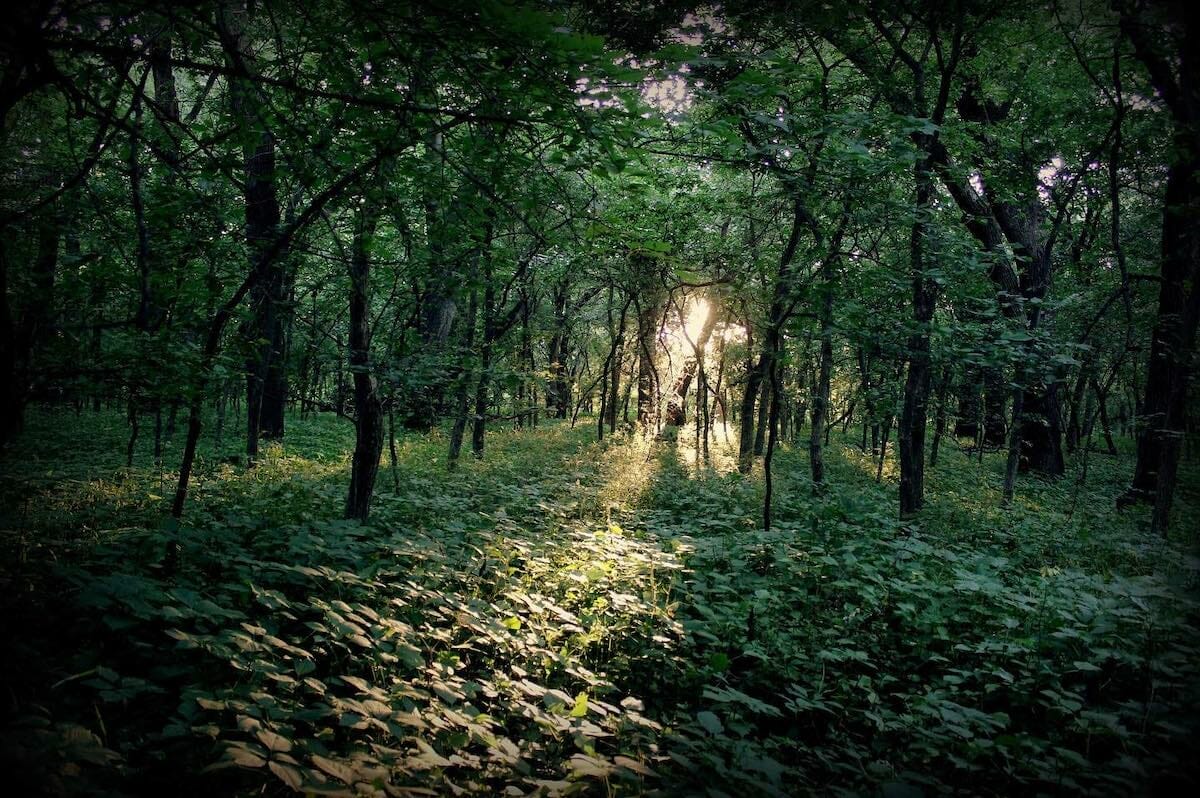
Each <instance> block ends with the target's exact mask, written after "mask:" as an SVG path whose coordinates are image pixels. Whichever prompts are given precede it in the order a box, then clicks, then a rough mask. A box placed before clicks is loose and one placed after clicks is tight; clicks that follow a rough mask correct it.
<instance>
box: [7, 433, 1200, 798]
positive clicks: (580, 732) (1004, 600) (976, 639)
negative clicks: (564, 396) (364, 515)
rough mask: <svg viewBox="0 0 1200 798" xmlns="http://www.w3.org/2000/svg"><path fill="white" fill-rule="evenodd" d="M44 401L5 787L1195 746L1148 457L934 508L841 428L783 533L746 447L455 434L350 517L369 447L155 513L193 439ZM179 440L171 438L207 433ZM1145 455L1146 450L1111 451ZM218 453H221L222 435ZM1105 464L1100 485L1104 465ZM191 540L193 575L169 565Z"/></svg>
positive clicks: (752, 789)
mask: <svg viewBox="0 0 1200 798" xmlns="http://www.w3.org/2000/svg"><path fill="white" fill-rule="evenodd" d="M125 436H126V430H125V427H124V424H123V419H122V418H119V417H118V416H117V415H116V414H109V413H99V414H90V413H84V414H83V415H81V416H78V417H76V416H74V415H71V414H68V413H57V412H47V411H38V412H34V413H32V414H31V417H30V420H29V428H28V430H27V431H26V433H25V435H24V437H23V438H22V439H21V440H20V441H19V442H18V444H17V447H16V448H15V449H13V450H12V451H9V452H6V453H5V455H4V458H5V459H4V460H3V461H0V554H2V556H3V564H2V566H0V605H2V606H0V624H3V628H2V629H0V633H2V636H0V640H2V641H3V643H4V645H5V648H6V649H7V650H8V653H7V654H6V655H5V656H3V657H0V679H2V680H3V685H4V701H3V707H4V709H3V715H2V716H0V722H2V726H0V749H2V750H0V758H2V760H3V761H6V762H19V763H20V768H19V769H14V768H12V767H10V768H9V769H8V770H7V775H6V777H5V780H6V781H7V782H8V783H9V784H10V785H15V789H16V793H13V794H23V795H24V794H87V795H94V794H113V795H130V794H194V795H201V794H203V795H212V794H230V793H240V794H249V793H251V792H253V793H255V794H263V788H264V786H265V792H266V793H267V794H287V793H289V792H291V791H292V790H298V791H302V792H308V793H314V794H376V793H377V794H381V795H383V794H392V795H442V794H464V793H476V794H485V795H491V794H497V795H499V794H506V795H514V796H516V795H526V794H574V793H583V794H597V795H629V794H666V795H711V796H722V795H728V796H740V795H793V794H810V793H811V794H829V793H840V794H882V795H886V796H914V795H920V794H923V793H924V794H932V793H940V792H945V791H949V792H954V793H958V794H982V795H1007V794H1014V793H1020V794H1034V793H1037V792H1041V793H1046V794H1075V793H1079V792H1089V793H1095V794H1101V793H1103V794H1147V793H1161V794H1171V793H1174V792H1178V791H1180V790H1185V789H1186V786H1187V785H1192V784H1193V783H1194V782H1195V781H1196V779H1197V770H1196V769H1197V763H1198V762H1200V613H1198V612H1197V610H1198V608H1200V604H1198V602H1197V599H1198V593H1197V587H1198V584H1200V559H1198V558H1197V557H1196V549H1195V546H1196V529H1195V526H1196V519H1197V518H1198V517H1200V479H1198V476H1200V463H1198V462H1197V458H1196V457H1195V455H1193V456H1192V458H1191V459H1190V460H1189V461H1188V462H1187V463H1186V464H1185V469H1184V474H1183V476H1184V479H1183V482H1184V490H1183V493H1182V496H1181V498H1180V500H1179V505H1180V506H1179V514H1178V519H1179V520H1178V522H1177V523H1176V528H1175V533H1174V537H1173V539H1172V540H1170V541H1163V540H1159V539H1155V538H1152V537H1151V536H1150V535H1149V532H1148V513H1147V512H1146V511H1144V510H1142V509H1138V510H1130V511H1127V512H1125V513H1117V512H1116V511H1115V510H1114V509H1113V507H1114V498H1115V496H1116V495H1117V494H1118V493H1119V492H1120V490H1121V489H1122V488H1123V485H1124V482H1125V480H1127V478H1128V474H1129V472H1130V469H1131V457H1130V456H1129V453H1128V451H1124V452H1123V453H1122V455H1120V456H1118V457H1110V456H1107V455H1103V454H1099V453H1092V454H1090V455H1089V456H1088V457H1087V458H1086V472H1085V462H1084V458H1082V456H1080V457H1077V458H1074V459H1073V461H1072V462H1071V465H1070V468H1069V473H1068V474H1067V476H1066V477H1064V478H1062V479H1060V480H1057V481H1043V480H1038V479H1033V478H1023V479H1022V480H1021V481H1020V482H1019V484H1018V495H1017V500H1016V502H1015V503H1014V505H1013V506H1012V507H1011V508H1008V509H1001V508H1000V485H1001V472H1002V466H1003V463H1002V456H1001V455H999V454H987V455H985V456H984V457H983V459H982V461H981V462H976V461H975V459H974V457H973V456H972V455H971V454H970V453H968V452H966V451H964V450H963V449H961V448H960V447H959V446H958V445H956V444H955V443H954V442H953V441H949V442H948V445H945V446H944V447H943V450H942V454H941V459H940V461H939V462H938V464H937V465H936V467H933V468H931V469H929V471H928V476H927V480H928V490H929V499H928V507H927V509H926V510H925V511H924V513H923V514H922V516H921V518H920V520H919V521H918V522H914V523H908V524H902V523H900V522H899V521H897V520H896V512H895V474H894V472H893V469H892V468H891V467H890V466H891V462H890V460H889V461H888V463H887V464H886V465H885V468H884V471H883V480H882V483H880V484H877V483H876V482H875V479H874V477H875V466H874V461H873V460H872V459H871V458H870V457H869V456H867V455H864V454H862V453H861V452H860V451H859V450H858V449H857V447H856V446H855V445H854V443H855V440H854V438H855V436H854V434H853V433H851V435H849V436H842V435H835V436H834V438H833V445H832V446H831V447H830V449H829V453H828V460H829V477H828V482H829V487H828V489H827V490H826V491H824V492H823V493H822V494H820V495H817V494H814V492H813V490H812V485H811V483H810V482H809V480H808V478H807V474H808V469H807V462H806V458H805V457H804V447H802V446H798V447H796V448H794V449H793V448H791V447H785V448H784V450H783V451H782V453H781V454H780V455H779V457H778V458H777V459H776V475H777V482H776V491H777V494H776V495H777V501H776V511H775V515H776V523H775V525H774V528H772V529H771V530H770V531H763V530H762V529H760V528H759V527H760V517H761V507H760V505H761V498H762V480H761V475H760V474H759V473H757V472H756V473H755V474H754V475H752V476H751V477H749V478H747V477H742V476H740V475H738V474H737V473H736V470H735V469H734V468H733V457H732V454H731V451H730V449H729V448H728V446H727V445H726V443H725V440H724V438H723V437H722V436H721V434H720V432H718V434H717V439H716V441H715V443H714V447H713V453H712V455H713V456H712V462H711V464H709V465H704V464H698V463H697V462H696V457H695V451H694V449H693V448H692V447H691V442H692V437H691V436H692V432H691V430H690V429H687V430H685V432H684V433H683V434H681V436H680V440H679V441H678V442H673V443H666V442H646V441H641V440H638V439H630V438H628V437H624V436H618V437H616V438H612V439H608V440H606V441H605V442H603V443H596V442H595V441H594V437H595V428H594V425H593V424H591V423H588V424H581V425H580V426H579V427H577V428H575V429H571V428H569V427H567V426H566V425H565V424H561V423H548V424H543V425H542V426H540V427H539V428H537V429H536V430H526V431H506V430H498V431H495V432H493V433H489V436H488V451H487V456H486V458H485V459H484V460H482V461H479V462H474V461H467V462H464V463H463V464H462V465H461V466H460V468H459V469H457V470H456V471H453V472H447V471H446V469H445V465H444V458H445V440H444V438H443V437H442V436H440V435H438V434H436V433H435V434H431V435H408V436H404V437H402V438H401V439H399V441H398V447H397V448H398V460H397V463H396V465H395V467H394V468H393V467H391V465H390V463H389V457H388V453H387V451H386V450H385V453H384V466H383V468H382V469H381V471H380V477H379V483H378V485H377V490H376V497H375V501H374V504H373V507H372V521H371V523H370V524H369V525H366V526H362V525H359V524H357V523H353V522H347V521H342V520H340V515H341V510H342V506H343V502H344V497H345V490H346V484H347V473H348V462H349V461H348V457H349V452H350V450H351V448H352V446H353V437H354V436H353V429H352V426H351V425H350V424H349V423H347V422H346V421H344V420H338V419H334V418H332V417H319V418H315V419H309V420H303V419H299V418H292V419H289V428H288V437H287V444H286V446H283V447H272V448H269V449H268V450H267V453H266V457H265V460H264V462H263V463H261V464H260V465H259V466H257V467H256V468H253V469H249V470H247V469H244V468H242V467H240V466H238V465H233V464H230V463H228V462H226V460H227V459H228V458H227V457H226V456H225V455H231V454H234V453H236V452H237V450H238V444H239V441H237V440H235V439H233V438H232V436H231V437H230V438H229V439H227V441H226V442H225V450H224V451H221V452H219V453H218V451H217V449H216V448H215V444H214V442H213V441H207V442H206V443H205V444H204V446H206V447H207V451H208V453H209V456H208V457H207V459H206V460H204V462H202V463H201V464H200V468H199V470H198V474H197V477H198V478H197V480H196V483H195V489H194V492H193V494H192V497H191V499H190V504H189V507H188V511H187V514H186V518H185V523H184V526H183V527H182V528H181V529H179V530H178V531H176V530H174V529H173V527H172V525H171V524H170V523H164V517H165V508H166V506H167V502H168V499H169V496H170V494H171V491H172V488H173V482H172V479H173V473H172V472H171V471H170V466H171V465H172V464H174V463H176V462H177V459H178V454H177V447H178V443H179V442H178V441H176V442H175V443H174V445H173V446H169V447H168V448H167V450H166V454H165V463H166V464H167V466H168V467H167V469H166V470H164V469H163V468H159V467H155V466H154V465H153V462H152V457H151V456H150V452H149V449H148V447H149V442H148V441H145V440H144V441H143V442H142V443H143V445H142V446H141V447H140V448H139V449H138V452H137V457H136V461H135V467H134V468H132V469H127V468H124V467H123V466H124V453H125ZM180 437H181V436H180ZM1120 443H1121V446H1122V447H1123V448H1124V449H1126V450H1127V449H1128V448H1129V442H1128V441H1121V442H1120ZM202 448H203V447H202ZM1085 474H1086V479H1084V478H1083V477H1084V476H1085ZM176 537H178V539H179V540H180V541H181V542H182V546H183V554H182V560H181V562H182V566H181V568H180V570H179V571H178V572H177V573H175V574H173V575H168V574H165V573H163V571H162V568H161V567H160V563H161V561H162V558H163V553H164V551H165V549H166V546H167V544H168V542H169V541H170V540H172V539H174V538H176Z"/></svg>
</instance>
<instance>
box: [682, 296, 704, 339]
mask: <svg viewBox="0 0 1200 798" xmlns="http://www.w3.org/2000/svg"><path fill="white" fill-rule="evenodd" d="M706 321H708V302H706V301H705V300H703V299H697V300H696V301H695V302H694V303H693V304H692V309H691V310H689V311H688V314H687V324H686V325H684V329H685V330H687V337H688V338H689V339H690V340H691V341H692V343H696V342H697V339H698V338H699V337H700V331H701V330H703V329H704V323H705V322H706Z"/></svg>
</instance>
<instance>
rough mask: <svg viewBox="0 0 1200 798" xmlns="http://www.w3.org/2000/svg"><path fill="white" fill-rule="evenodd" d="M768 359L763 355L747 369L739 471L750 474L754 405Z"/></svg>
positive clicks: (743, 396) (752, 463)
mask: <svg viewBox="0 0 1200 798" xmlns="http://www.w3.org/2000/svg"><path fill="white" fill-rule="evenodd" d="M767 368H768V360H767V356H766V355H765V354H763V355H761V356H760V357H759V359H758V363H757V364H755V365H753V366H750V367H748V368H747V370H746V389H745V390H744V391H743V392H742V407H741V412H740V414H739V419H738V423H739V425H740V427H739V430H740V431H739V435H738V471H740V472H742V473H743V474H749V473H750V469H751V468H752V467H753V465H754V407H755V401H756V400H757V399H758V394H759V391H760V390H761V387H762V382H763V377H764V376H765V375H766V372H767Z"/></svg>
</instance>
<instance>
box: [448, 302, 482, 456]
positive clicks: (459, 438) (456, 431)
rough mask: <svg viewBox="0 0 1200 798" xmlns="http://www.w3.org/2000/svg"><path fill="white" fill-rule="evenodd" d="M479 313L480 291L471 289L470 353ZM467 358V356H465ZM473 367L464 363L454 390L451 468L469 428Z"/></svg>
mask: <svg viewBox="0 0 1200 798" xmlns="http://www.w3.org/2000/svg"><path fill="white" fill-rule="evenodd" d="M478 315H479V292H478V291H477V290H476V289H475V288H472V289H471V296H470V298H469V299H468V300H467V330H466V346H465V348H464V352H465V353H468V357H469V353H470V352H471V351H472V350H473V349H474V348H475V321H476V317H477V316H478ZM464 359H465V358H464ZM470 386H471V369H470V367H469V366H468V365H467V364H465V363H464V365H463V366H462V371H461V372H460V373H459V375H458V385H457V386H456V387H455V391H454V426H452V427H451V428H450V454H449V458H448V461H447V464H448V467H449V468H451V469H454V468H457V467H458V458H459V455H460V454H461V453H462V443H463V436H464V435H465V434H466V430H467V414H468V412H470V400H471V388H470Z"/></svg>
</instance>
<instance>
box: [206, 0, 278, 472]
mask: <svg viewBox="0 0 1200 798" xmlns="http://www.w3.org/2000/svg"><path fill="white" fill-rule="evenodd" d="M248 13H249V12H248V11H247V8H246V6H245V5H240V6H238V7H236V8H228V7H227V8H226V9H224V10H223V11H222V13H220V14H219V15H218V17H219V23H220V24H219V26H218V27H219V29H220V34H221V39H222V45H223V46H224V49H225V56H226V59H227V60H228V61H229V63H230V66H231V67H233V68H234V69H236V70H237V71H238V73H240V74H242V75H245V76H246V77H240V78H236V79H233V80H232V81H231V83H230V90H229V102H230V110H231V112H232V115H233V117H234V120H235V122H236V124H237V126H238V131H239V134H240V137H241V141H242V158H243V172H244V181H243V201H244V204H245V234H246V249H247V252H248V255H249V262H250V269H251V273H252V276H253V282H252V283H251V285H250V308H251V312H252V314H253V316H252V318H251V321H250V323H249V326H248V328H247V334H248V335H249V337H250V340H251V341H252V343H251V346H250V354H249V356H248V357H247V358H246V463H247V465H253V464H254V462H255V460H256V459H257V457H258V441H259V438H260V437H262V438H268V439H271V440H279V439H281V438H282V437H283V402H284V400H285V398H286V382H285V381H284V380H285V379H286V378H284V377H282V376H281V374H280V371H281V369H282V368H283V352H282V348H283V344H284V335H283V318H282V314H281V313H280V306H281V304H282V303H283V302H284V300H285V297H284V295H283V288H284V266H283V262H282V258H281V257H279V256H280V255H282V254H283V253H282V252H278V253H275V256H274V257H270V258H267V257H264V254H265V252H266V251H267V250H268V248H271V246H272V243H273V242H274V241H276V239H277V237H278V233H279V223H280V213H279V200H278V197H277V196H276V176H275V166H276V164H275V137H274V135H273V134H272V132H271V131H270V130H268V129H267V128H266V126H265V125H264V123H263V118H264V114H263V112H262V109H261V108H260V107H259V101H258V93H257V88H256V86H255V82H254V77H255V74H256V72H255V69H254V65H253V58H254V56H253V53H252V48H251V44H250V42H249V39H248V37H247V35H246V32H245V29H246V16H247V14H248ZM281 388H282V393H281Z"/></svg>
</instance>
